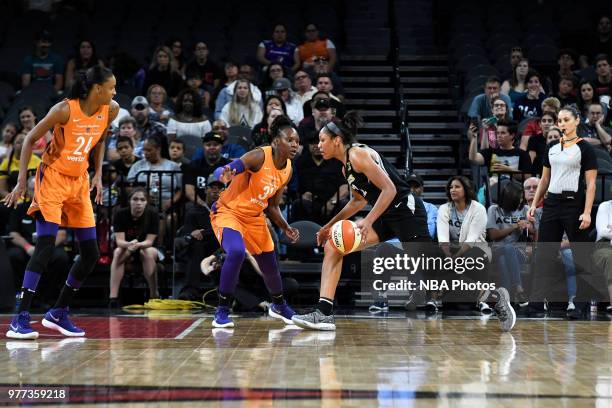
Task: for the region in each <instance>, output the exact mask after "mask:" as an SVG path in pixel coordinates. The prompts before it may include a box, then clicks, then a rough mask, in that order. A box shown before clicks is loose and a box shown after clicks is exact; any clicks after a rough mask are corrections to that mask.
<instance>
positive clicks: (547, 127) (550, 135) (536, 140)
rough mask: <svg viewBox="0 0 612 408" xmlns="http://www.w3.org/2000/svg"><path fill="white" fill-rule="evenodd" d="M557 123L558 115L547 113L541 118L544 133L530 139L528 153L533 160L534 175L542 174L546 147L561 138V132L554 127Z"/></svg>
mask: <svg viewBox="0 0 612 408" xmlns="http://www.w3.org/2000/svg"><path fill="white" fill-rule="evenodd" d="M555 123H557V115H556V114H555V113H552V112H546V113H544V114H543V115H542V117H541V118H540V128H541V129H542V133H538V134H536V135H533V136H531V137H530V138H529V143H528V144H527V153H528V154H529V157H530V158H531V168H532V171H531V172H532V173H533V174H542V166H543V164H542V160H543V158H544V155H545V154H546V146H547V145H548V144H549V143H550V142H553V141H555V140H558V139H559V138H561V131H560V130H559V129H558V128H556V127H554V125H555Z"/></svg>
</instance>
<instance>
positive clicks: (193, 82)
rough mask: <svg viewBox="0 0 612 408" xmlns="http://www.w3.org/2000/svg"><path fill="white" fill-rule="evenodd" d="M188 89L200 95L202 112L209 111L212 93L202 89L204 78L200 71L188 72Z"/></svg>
mask: <svg viewBox="0 0 612 408" xmlns="http://www.w3.org/2000/svg"><path fill="white" fill-rule="evenodd" d="M186 83H187V88H189V89H191V90H192V91H193V92H195V93H196V94H198V97H199V99H200V103H201V104H202V108H203V109H202V111H203V110H204V109H208V107H209V106H210V92H208V91H207V90H205V89H204V88H203V87H202V78H200V73H199V72H198V71H188V72H187V77H186Z"/></svg>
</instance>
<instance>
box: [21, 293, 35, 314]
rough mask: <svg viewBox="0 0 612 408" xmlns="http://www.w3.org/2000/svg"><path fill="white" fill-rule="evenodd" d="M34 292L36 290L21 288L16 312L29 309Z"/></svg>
mask: <svg viewBox="0 0 612 408" xmlns="http://www.w3.org/2000/svg"><path fill="white" fill-rule="evenodd" d="M35 294H36V291H33V290H30V289H26V288H21V294H20V295H19V298H20V300H19V309H18V310H17V313H21V312H29V311H30V307H32V299H34V295H35Z"/></svg>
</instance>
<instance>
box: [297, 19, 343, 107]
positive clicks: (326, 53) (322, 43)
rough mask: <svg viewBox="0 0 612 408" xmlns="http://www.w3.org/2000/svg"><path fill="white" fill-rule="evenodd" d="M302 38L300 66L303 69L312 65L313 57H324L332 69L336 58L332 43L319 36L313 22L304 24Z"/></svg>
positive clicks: (299, 52) (299, 49) (299, 51)
mask: <svg viewBox="0 0 612 408" xmlns="http://www.w3.org/2000/svg"><path fill="white" fill-rule="evenodd" d="M304 39H305V41H304V42H303V43H302V44H300V45H299V46H298V54H299V56H300V61H301V62H302V67H303V68H304V69H307V68H310V67H312V66H313V65H314V60H315V59H317V58H325V59H327V60H328V61H329V69H330V71H333V69H334V67H335V66H336V60H337V58H338V55H337V54H336V46H335V45H334V43H333V42H332V41H331V40H329V39H327V38H319V29H318V28H317V26H316V25H315V24H313V23H309V24H308V25H306V28H305V29H304ZM303 102H305V101H303Z"/></svg>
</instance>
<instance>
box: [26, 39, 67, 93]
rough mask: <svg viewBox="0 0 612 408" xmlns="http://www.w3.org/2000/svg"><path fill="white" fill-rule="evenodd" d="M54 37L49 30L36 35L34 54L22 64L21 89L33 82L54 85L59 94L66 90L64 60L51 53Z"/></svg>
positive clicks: (27, 57)
mask: <svg viewBox="0 0 612 408" xmlns="http://www.w3.org/2000/svg"><path fill="white" fill-rule="evenodd" d="M51 43H53V36H52V35H51V33H50V32H49V31H47V30H42V31H39V32H38V33H37V34H36V48H35V50H34V53H33V54H31V55H28V56H26V57H25V58H24V59H23V63H22V64H21V88H26V87H27V86H28V85H30V84H31V83H33V82H40V83H47V84H50V85H53V88H55V90H56V91H57V92H60V91H61V90H62V89H64V60H63V59H62V57H61V56H59V55H58V54H56V53H54V52H52V51H51Z"/></svg>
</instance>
